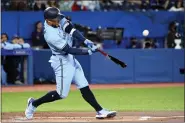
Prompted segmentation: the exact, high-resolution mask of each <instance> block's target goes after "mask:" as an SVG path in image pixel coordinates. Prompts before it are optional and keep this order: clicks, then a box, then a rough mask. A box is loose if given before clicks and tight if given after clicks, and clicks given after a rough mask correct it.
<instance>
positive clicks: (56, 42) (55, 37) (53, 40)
mask: <svg viewBox="0 0 185 123" xmlns="http://www.w3.org/2000/svg"><path fill="white" fill-rule="evenodd" d="M48 33H49V32H48ZM50 33H51V34H50V35H47V33H46V34H45V39H46V41H47V42H48V43H49V44H50V45H51V46H52V47H54V48H56V49H58V50H62V49H63V48H64V47H65V46H66V45H67V41H66V40H64V39H63V38H62V37H61V36H60V35H59V34H56V33H52V32H50Z"/></svg>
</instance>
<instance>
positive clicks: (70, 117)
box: [2, 111, 184, 122]
mask: <svg viewBox="0 0 185 123" xmlns="http://www.w3.org/2000/svg"><path fill="white" fill-rule="evenodd" d="M124 121H125V122H126V121H128V122H145V121H146V122H147V121H155V122H161V121H163V122H169V121H171V122H184V113H183V112H181V111H177V112H159V111H158V112H134V111H133V112H118V114H117V116H116V117H114V118H108V119H96V118H95V113H94V112H37V113H35V115H34V118H33V119H31V120H28V119H26V118H25V117H24V113H2V122H124Z"/></svg>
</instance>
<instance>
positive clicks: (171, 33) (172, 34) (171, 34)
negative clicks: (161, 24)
mask: <svg viewBox="0 0 185 123" xmlns="http://www.w3.org/2000/svg"><path fill="white" fill-rule="evenodd" d="M176 38H177V26H176V22H175V21H173V22H171V23H170V24H169V30H168V35H167V44H166V45H167V48H175V39H176Z"/></svg>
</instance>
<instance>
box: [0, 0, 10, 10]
mask: <svg viewBox="0 0 185 123" xmlns="http://www.w3.org/2000/svg"><path fill="white" fill-rule="evenodd" d="M9 8H10V0H2V1H1V11H7V10H9Z"/></svg>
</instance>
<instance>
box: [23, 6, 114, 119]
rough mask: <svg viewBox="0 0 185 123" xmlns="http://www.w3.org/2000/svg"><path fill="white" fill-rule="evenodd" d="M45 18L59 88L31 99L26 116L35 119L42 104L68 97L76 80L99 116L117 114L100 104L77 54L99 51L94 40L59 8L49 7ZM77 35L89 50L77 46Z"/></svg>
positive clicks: (84, 96)
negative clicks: (83, 33) (72, 83)
mask: <svg viewBox="0 0 185 123" xmlns="http://www.w3.org/2000/svg"><path fill="white" fill-rule="evenodd" d="M44 18H45V23H44V27H45V30H44V37H45V40H46V42H47V44H48V46H49V47H50V49H51V51H52V56H51V57H50V60H49V62H50V63H51V67H52V68H53V70H54V73H55V77H56V90H54V91H50V92H48V93H47V94H46V95H44V96H43V97H41V98H38V99H34V98H29V99H28V104H27V108H26V110H25V115H26V118H27V119H31V118H33V114H34V112H35V111H36V108H37V107H38V106H40V105H41V104H43V103H48V102H53V101H56V100H60V99H64V98H66V97H67V96H68V93H69V90H70V86H71V82H72V81H74V82H75V84H76V86H77V88H78V89H79V90H80V92H81V94H82V97H83V98H84V100H85V101H87V102H88V103H89V104H90V105H91V106H92V107H93V108H94V109H95V111H96V112H97V114H96V118H98V119H102V118H108V117H114V116H116V111H109V110H106V109H104V108H102V107H101V106H100V105H99V104H98V102H97V101H96V99H95V97H94V95H93V93H92V91H91V90H90V88H89V85H88V82H87V80H86V78H85V76H84V73H83V70H82V67H81V65H80V63H79V62H78V61H77V60H76V59H75V58H74V56H73V55H92V54H93V53H95V52H96V50H97V47H96V46H95V45H94V44H93V42H92V41H90V40H88V39H86V38H85V37H84V36H83V35H81V33H80V32H79V31H78V30H76V29H75V28H74V27H73V25H72V24H71V22H69V21H68V20H67V19H66V18H65V16H64V15H62V14H61V13H60V10H59V9H58V8H54V7H48V8H47V9H46V10H45V11H44ZM73 38H76V39H78V41H79V42H83V43H84V44H85V45H86V46H87V47H88V49H79V48H73V47H72V45H73Z"/></svg>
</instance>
